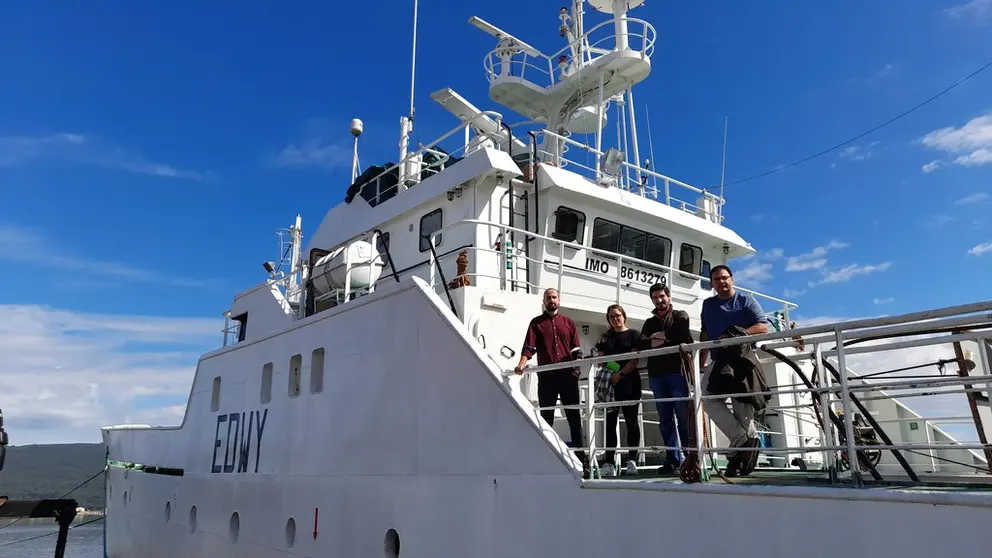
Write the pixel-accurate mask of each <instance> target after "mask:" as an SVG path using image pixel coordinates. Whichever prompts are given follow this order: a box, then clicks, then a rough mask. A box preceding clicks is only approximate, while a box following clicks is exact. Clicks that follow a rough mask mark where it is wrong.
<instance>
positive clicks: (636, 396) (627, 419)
mask: <svg viewBox="0 0 992 558" xmlns="http://www.w3.org/2000/svg"><path fill="white" fill-rule="evenodd" d="M637 388H638V389H637V392H636V393H634V392H628V393H622V394H621V393H617V394H616V400H617V401H639V400H640V399H641V392H640V382H638V386H637ZM638 405H639V403H636V402H635V403H634V404H633V405H624V406H623V407H609V408H607V409H606V447H607V448H610V449H608V450H606V455H605V458H606V459H605V460H604V461H603V462H604V463H613V456H614V455H615V454H616V451H615V450H614V449H613V448H615V447H617V420H618V419H619V418H620V412H621V411H623V423H624V425H625V426H626V427H627V447H629V448H636V447H637V446H639V445H641V426H640V424H638V421H637V406H638ZM627 461H637V450H636V449H632V450H627Z"/></svg>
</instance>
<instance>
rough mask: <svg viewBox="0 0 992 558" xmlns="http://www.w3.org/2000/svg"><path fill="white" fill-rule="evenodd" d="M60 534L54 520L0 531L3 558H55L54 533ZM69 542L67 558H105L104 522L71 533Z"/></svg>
mask: <svg viewBox="0 0 992 558" xmlns="http://www.w3.org/2000/svg"><path fill="white" fill-rule="evenodd" d="M86 519H87V520H88V519H92V518H89V517H88V518H86ZM4 522H6V520H4ZM57 532H58V525H56V524H55V520H54V519H53V520H45V521H38V520H33V521H30V522H28V521H27V520H24V521H19V522H18V523H17V524H15V525H11V526H10V527H7V528H5V529H0V556H3V558H50V557H52V556H54V555H55V540H56V538H57V537H56V535H55V533H57ZM48 533H51V535H49V536H47V537H41V538H38V539H35V540H31V541H25V539H30V538H32V537H40V536H41V535H45V534H48ZM15 541H25V542H15ZM67 541H68V542H67V544H66V546H65V558H103V522H102V521H97V522H95V523H91V524H89V525H82V526H80V527H74V528H73V529H70V530H69V538H68V539H67ZM9 543H15V544H9Z"/></svg>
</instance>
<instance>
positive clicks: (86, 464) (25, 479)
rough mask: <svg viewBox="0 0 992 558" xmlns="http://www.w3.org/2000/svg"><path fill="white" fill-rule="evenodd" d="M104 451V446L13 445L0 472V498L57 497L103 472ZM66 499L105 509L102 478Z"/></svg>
mask: <svg viewBox="0 0 992 558" xmlns="http://www.w3.org/2000/svg"><path fill="white" fill-rule="evenodd" d="M105 448H106V446H104V445H103V444H47V445H37V446H10V447H8V448H7V463H6V465H4V468H3V471H0V496H7V497H8V498H10V499H19V500H36V499H42V498H58V497H60V496H62V495H63V494H65V493H66V492H68V491H70V490H72V488H73V487H75V486H76V485H78V484H79V483H81V482H83V481H85V480H86V479H88V478H90V477H91V476H93V475H94V474H96V473H97V472H98V471H102V470H103V465H104V463H105V462H106V449H105ZM66 497H67V498H75V499H76V501H77V502H78V503H79V505H80V506H82V507H84V508H87V509H103V498H104V492H103V475H100V476H99V477H97V478H95V479H93V480H91V481H90V482H88V483H87V484H86V486H83V487H82V488H80V489H78V490H76V491H75V492H73V493H72V494H69V495H68V496H66Z"/></svg>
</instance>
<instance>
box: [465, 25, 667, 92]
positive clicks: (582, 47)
mask: <svg viewBox="0 0 992 558" xmlns="http://www.w3.org/2000/svg"><path fill="white" fill-rule="evenodd" d="M624 20H625V21H626V24H627V32H626V33H625V34H619V33H617V32H616V24H617V20H616V19H608V20H606V21H603V22H601V23H598V24H597V25H595V26H594V27H591V28H590V29H588V30H587V31H585V32H584V33H583V35H582V36H581V37H578V38H576V39H574V40H572V41H570V42H569V43H568V44H567V45H565V46H564V47H562V48H560V49H559V50H557V51H556V52H554V53H553V54H551V55H547V54H544V53H543V52H539V51H536V50H534V49H533V48H524V47H523V45H520V44H519V43H517V42H515V40H514V39H511V38H507V39H504V40H501V41H500V42H499V44H498V45H497V46H496V48H494V49H493V50H492V51H490V52H489V53H487V54H486V57H485V59H484V60H483V62H482V65H483V68H485V71H486V79H488V80H489V83H498V82H500V81H501V80H506V79H513V80H518V81H528V82H530V83H533V84H534V85H536V86H538V87H554V85H555V84H556V83H558V81H559V79H560V77H561V73H562V72H563V71H565V69H566V68H569V67H572V61H573V59H574V57H575V54H576V53H577V52H581V53H583V54H582V60H581V64H580V65H579V66H580V67H583V66H587V65H589V64H592V63H593V62H595V61H596V60H597V59H599V58H601V57H603V56H605V55H608V54H611V53H614V52H620V51H633V52H637V53H639V54H640V55H641V56H643V57H645V58H650V57H651V55H652V54H653V53H654V45H655V40H656V38H657V32H656V31H655V29H654V26H653V25H651V24H650V23H648V22H647V21H645V20H643V19H637V18H633V17H627V18H624ZM562 57H564V60H565V62H564V63H563V62H562ZM576 70H577V69H576V68H574V67H572V71H576ZM556 72H557V73H556Z"/></svg>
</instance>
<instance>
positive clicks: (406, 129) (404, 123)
mask: <svg viewBox="0 0 992 558" xmlns="http://www.w3.org/2000/svg"><path fill="white" fill-rule="evenodd" d="M418 11H419V6H418V2H417V0H413V54H412V60H411V62H410V114H409V116H403V117H400V168H399V184H398V185H397V186H398V188H399V191H401V192H402V191H403V190H406V188H407V186H408V184H409V183H410V182H411V181H412V182H416V180H417V178H418V176H417V175H419V174H420V168H419V165H417V164H416V162H415V161H407V160H406V156H407V148H408V147H409V143H410V132H413V116H414V104H413V92H414V87H415V80H416V76H417V12H418ZM411 171H412V172H411Z"/></svg>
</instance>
